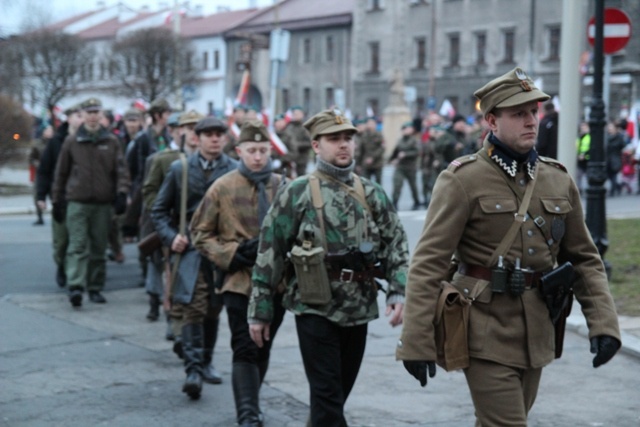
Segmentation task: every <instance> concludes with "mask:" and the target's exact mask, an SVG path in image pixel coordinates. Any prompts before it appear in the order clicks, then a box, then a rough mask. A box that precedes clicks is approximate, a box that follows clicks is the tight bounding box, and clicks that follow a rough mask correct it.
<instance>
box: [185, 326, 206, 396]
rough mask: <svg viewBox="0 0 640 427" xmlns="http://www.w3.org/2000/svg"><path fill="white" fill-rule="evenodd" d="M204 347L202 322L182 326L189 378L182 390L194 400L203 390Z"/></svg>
mask: <svg viewBox="0 0 640 427" xmlns="http://www.w3.org/2000/svg"><path fill="white" fill-rule="evenodd" d="M202 347H203V338H202V324H201V323H190V324H187V325H184V326H183V327H182V350H183V354H184V370H185V372H186V373H187V378H186V380H185V382H184V385H183V386H182V391H183V392H184V393H186V394H188V395H189V397H190V398H191V399H193V400H197V399H200V393H201V392H202V359H203V351H202Z"/></svg>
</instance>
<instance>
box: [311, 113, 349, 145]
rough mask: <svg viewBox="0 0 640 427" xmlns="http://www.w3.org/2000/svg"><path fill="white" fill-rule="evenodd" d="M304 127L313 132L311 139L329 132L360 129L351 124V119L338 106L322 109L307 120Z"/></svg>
mask: <svg viewBox="0 0 640 427" xmlns="http://www.w3.org/2000/svg"><path fill="white" fill-rule="evenodd" d="M304 127H305V128H306V129H307V130H308V131H309V133H310V134H311V139H316V138H317V137H318V136H319V135H326V134H329V133H336V132H342V131H351V132H357V131H358V129H356V128H355V127H354V126H353V124H351V120H349V119H348V118H346V117H345V116H344V114H343V113H342V111H340V110H339V109H337V108H335V109H333V110H324V111H321V112H320V113H318V114H316V115H315V116H313V117H311V118H310V119H309V120H307V121H306V122H305V123H304Z"/></svg>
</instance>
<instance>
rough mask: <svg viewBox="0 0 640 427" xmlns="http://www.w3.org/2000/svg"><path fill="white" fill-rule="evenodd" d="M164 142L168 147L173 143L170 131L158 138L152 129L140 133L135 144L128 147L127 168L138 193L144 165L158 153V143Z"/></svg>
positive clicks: (164, 132) (134, 189)
mask: <svg viewBox="0 0 640 427" xmlns="http://www.w3.org/2000/svg"><path fill="white" fill-rule="evenodd" d="M158 140H162V141H164V143H165V144H166V145H167V146H168V145H169V143H170V141H171V136H170V135H169V131H168V130H167V129H166V128H165V129H163V131H162V134H161V135H158V136H156V135H155V132H154V131H153V128H152V127H149V129H147V130H146V131H141V132H139V133H138V134H137V135H136V137H135V139H134V140H133V142H130V143H129V146H128V147H127V153H126V158H127V166H128V167H129V174H130V175H131V184H132V185H131V186H132V190H133V191H137V190H139V189H140V187H141V186H142V180H143V177H144V163H145V161H146V160H147V157H149V156H150V155H152V154H153V153H155V152H156V151H158V148H159V147H158V144H157V141H158Z"/></svg>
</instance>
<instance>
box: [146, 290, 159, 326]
mask: <svg viewBox="0 0 640 427" xmlns="http://www.w3.org/2000/svg"><path fill="white" fill-rule="evenodd" d="M158 317H160V297H159V296H158V294H152V293H149V312H148V313H147V319H148V320H151V321H152V322H155V321H156V320H158Z"/></svg>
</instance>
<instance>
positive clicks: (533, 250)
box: [527, 248, 536, 255]
mask: <svg viewBox="0 0 640 427" xmlns="http://www.w3.org/2000/svg"><path fill="white" fill-rule="evenodd" d="M527 253H529V255H533V254H535V253H536V250H535V249H533V248H529V249H528V250H527Z"/></svg>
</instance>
